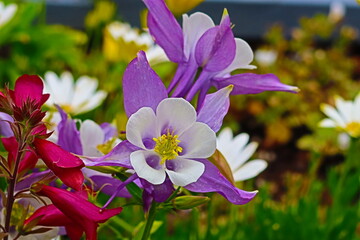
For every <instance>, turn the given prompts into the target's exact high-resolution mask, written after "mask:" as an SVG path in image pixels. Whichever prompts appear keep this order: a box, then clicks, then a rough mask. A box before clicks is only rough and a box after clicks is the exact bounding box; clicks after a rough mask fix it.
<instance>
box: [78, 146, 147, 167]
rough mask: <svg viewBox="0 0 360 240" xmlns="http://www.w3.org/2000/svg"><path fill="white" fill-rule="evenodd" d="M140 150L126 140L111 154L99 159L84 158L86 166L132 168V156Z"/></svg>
mask: <svg viewBox="0 0 360 240" xmlns="http://www.w3.org/2000/svg"><path fill="white" fill-rule="evenodd" d="M137 150H140V148H138V147H136V146H134V145H133V144H131V143H130V142H129V141H127V140H125V141H122V142H121V143H119V144H118V145H116V146H115V147H114V148H113V150H111V152H109V153H108V154H106V155H104V156H101V157H99V158H89V157H87V158H84V159H83V160H84V163H85V165H86V166H120V167H125V168H132V166H131V163H130V154H131V153H132V152H134V151H137Z"/></svg>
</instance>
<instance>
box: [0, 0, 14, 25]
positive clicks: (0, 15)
mask: <svg viewBox="0 0 360 240" xmlns="http://www.w3.org/2000/svg"><path fill="white" fill-rule="evenodd" d="M16 11H17V5H16V4H14V3H12V4H8V5H7V6H5V4H4V3H3V2H0V27H1V26H3V25H5V24H6V23H7V22H9V21H10V20H11V19H12V18H13V17H14V15H15V13H16Z"/></svg>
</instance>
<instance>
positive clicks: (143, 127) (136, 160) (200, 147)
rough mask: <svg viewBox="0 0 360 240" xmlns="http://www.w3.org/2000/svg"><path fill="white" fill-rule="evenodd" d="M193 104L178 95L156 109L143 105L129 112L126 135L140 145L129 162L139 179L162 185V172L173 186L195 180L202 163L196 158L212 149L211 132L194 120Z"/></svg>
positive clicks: (201, 172)
mask: <svg viewBox="0 0 360 240" xmlns="http://www.w3.org/2000/svg"><path fill="white" fill-rule="evenodd" d="M196 117H197V116H196V111H195V109H194V107H193V106H192V105H191V104H190V103H189V102H187V101H186V100H184V99H182V98H166V99H164V100H162V101H161V102H160V103H159V105H158V106H157V108H156V112H154V111H153V109H151V108H150V107H143V108H141V109H139V110H138V111H137V112H136V113H134V114H133V115H131V117H130V118H129V121H128V124H127V126H126V138H127V139H128V140H129V142H130V143H132V144H133V145H135V146H137V147H139V148H140V150H137V151H135V152H133V153H131V155H130V162H131V165H132V166H133V168H134V170H135V172H136V173H137V175H138V176H139V177H140V178H143V179H145V180H147V181H148V182H149V183H151V184H155V185H157V184H162V183H164V181H165V178H166V175H167V176H169V178H170V180H171V182H172V183H173V184H175V185H177V186H186V185H188V184H190V183H193V182H196V181H197V180H198V179H199V178H200V176H201V175H202V174H203V173H204V169H205V166H204V164H203V163H201V162H199V161H196V159H205V158H208V157H210V156H211V155H212V154H213V153H214V152H215V149H216V135H215V132H214V131H213V130H212V129H211V128H210V127H209V126H208V125H206V124H205V123H201V122H197V121H196Z"/></svg>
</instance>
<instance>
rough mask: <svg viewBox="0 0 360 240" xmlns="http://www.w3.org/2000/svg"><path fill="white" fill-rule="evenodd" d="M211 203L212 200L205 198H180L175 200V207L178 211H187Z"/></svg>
mask: <svg viewBox="0 0 360 240" xmlns="http://www.w3.org/2000/svg"><path fill="white" fill-rule="evenodd" d="M208 201H210V198H208V197H204V196H180V197H177V198H175V199H174V200H173V206H174V208H176V209H181V210H186V209H191V208H194V207H197V206H200V205H202V204H204V203H207V202H208Z"/></svg>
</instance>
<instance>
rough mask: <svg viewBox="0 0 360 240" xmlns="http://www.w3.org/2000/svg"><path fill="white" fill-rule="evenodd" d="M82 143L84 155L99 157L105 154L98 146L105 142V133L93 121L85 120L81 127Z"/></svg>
mask: <svg viewBox="0 0 360 240" xmlns="http://www.w3.org/2000/svg"><path fill="white" fill-rule="evenodd" d="M80 141H81V145H82V148H83V155H84V156H89V157H99V156H102V155H103V154H102V153H101V152H100V151H99V150H97V146H98V145H100V144H103V143H104V141H105V135H104V131H103V130H102V129H101V127H100V126H99V125H98V124H96V123H95V122H94V121H92V120H85V121H84V122H83V123H82V124H81V126H80Z"/></svg>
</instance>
